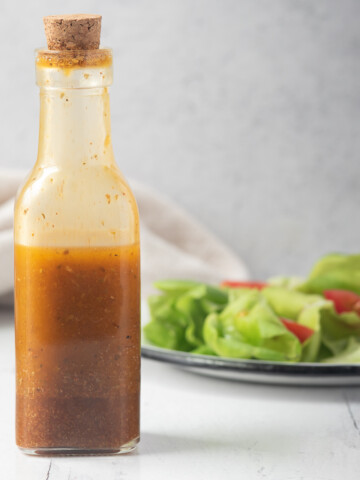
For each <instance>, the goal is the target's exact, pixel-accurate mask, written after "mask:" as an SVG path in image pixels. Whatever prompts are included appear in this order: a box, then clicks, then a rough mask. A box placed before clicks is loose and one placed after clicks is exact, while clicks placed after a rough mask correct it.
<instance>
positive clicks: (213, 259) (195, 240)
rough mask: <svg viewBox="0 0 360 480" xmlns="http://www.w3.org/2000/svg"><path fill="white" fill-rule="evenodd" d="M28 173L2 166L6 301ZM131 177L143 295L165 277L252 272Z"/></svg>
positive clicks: (0, 256) (1, 261)
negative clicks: (18, 201) (18, 206)
mask: <svg viewBox="0 0 360 480" xmlns="http://www.w3.org/2000/svg"><path fill="white" fill-rule="evenodd" d="M25 174H26V172H25V171H22V170H0V304H11V303H12V302H13V293H12V292H13V285H14V283H13V276H14V269H13V234H12V225H13V209H14V197H15V194H16V191H17V189H18V187H19V185H20V184H21V182H22V180H23V178H24V177H25ZM129 183H130V185H131V188H132V190H133V192H134V195H135V197H136V200H137V202H138V206H139V211H140V225H141V258H142V260H141V275H142V294H143V296H147V295H148V294H149V293H150V292H151V291H152V283H153V282H154V281H155V280H159V279H165V278H183V279H194V280H200V281H204V282H213V283H217V282H219V281H221V280H223V279H225V278H226V279H238V280H245V279H246V278H248V272H247V269H246V267H245V265H244V263H243V262H242V260H241V259H240V258H239V257H238V256H237V255H236V254H235V253H234V252H232V251H231V250H230V249H229V248H228V247H227V246H226V245H224V244H223V243H222V242H221V241H220V240H219V239H217V238H216V237H215V236H214V235H213V234H211V233H210V232H209V231H207V230H206V229H205V228H204V227H203V226H202V225H201V224H200V223H199V222H197V221H196V220H195V219H194V218H192V217H191V216H190V215H189V214H188V213H186V212H185V211H184V210H182V209H181V208H179V207H178V206H177V205H175V204H174V203H173V202H172V201H170V200H169V199H168V198H166V197H164V196H162V195H160V194H158V193H157V192H155V191H154V190H152V189H150V188H148V187H147V186H145V185H143V184H142V183H140V182H137V181H134V180H133V181H130V182H129Z"/></svg>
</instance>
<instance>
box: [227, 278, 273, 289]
mask: <svg viewBox="0 0 360 480" xmlns="http://www.w3.org/2000/svg"><path fill="white" fill-rule="evenodd" d="M221 286H222V287H230V288H256V289H257V290H262V289H263V288H265V287H267V283H263V282H235V281H232V280H225V281H224V282H222V283H221Z"/></svg>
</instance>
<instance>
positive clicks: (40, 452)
mask: <svg viewBox="0 0 360 480" xmlns="http://www.w3.org/2000/svg"><path fill="white" fill-rule="evenodd" d="M139 441H140V437H137V438H135V439H134V440H131V442H128V443H126V444H125V445H123V446H121V447H119V448H81V447H33V448H26V447H20V446H18V448H19V449H20V451H21V452H23V453H25V454H26V455H37V456H45V457H55V456H58V457H64V456H70V455H71V456H74V455H77V456H101V455H103V456H106V455H123V454H126V453H130V452H132V451H133V450H134V449H135V448H136V446H137V444H138V443H139Z"/></svg>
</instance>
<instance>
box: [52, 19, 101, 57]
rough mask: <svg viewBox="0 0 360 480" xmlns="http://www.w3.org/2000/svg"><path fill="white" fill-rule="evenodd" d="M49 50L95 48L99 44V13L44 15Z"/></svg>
mask: <svg viewBox="0 0 360 480" xmlns="http://www.w3.org/2000/svg"><path fill="white" fill-rule="evenodd" d="M44 25H45V35H46V40H47V45H48V49H49V50H96V49H98V48H99V45H100V31H101V15H86V14H77V15H50V16H48V17H44Z"/></svg>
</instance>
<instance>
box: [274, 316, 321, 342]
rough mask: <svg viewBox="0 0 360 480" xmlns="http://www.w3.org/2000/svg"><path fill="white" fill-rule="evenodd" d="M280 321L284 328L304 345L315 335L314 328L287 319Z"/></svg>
mask: <svg viewBox="0 0 360 480" xmlns="http://www.w3.org/2000/svg"><path fill="white" fill-rule="evenodd" d="M280 320H281V322H282V324H283V325H284V327H286V328H287V329H288V330H289V332H291V333H293V334H294V335H295V337H297V338H298V339H299V340H300V342H301V343H304V342H305V341H306V340H307V339H308V338H310V337H311V335H312V334H313V333H314V330H313V329H312V328H309V327H306V326H305V325H300V324H299V323H296V322H293V321H292V320H288V319H287V318H280Z"/></svg>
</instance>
